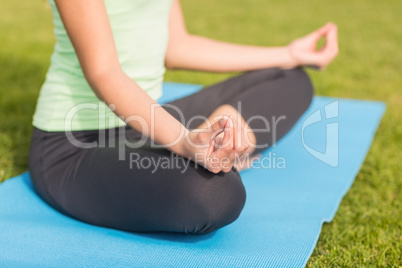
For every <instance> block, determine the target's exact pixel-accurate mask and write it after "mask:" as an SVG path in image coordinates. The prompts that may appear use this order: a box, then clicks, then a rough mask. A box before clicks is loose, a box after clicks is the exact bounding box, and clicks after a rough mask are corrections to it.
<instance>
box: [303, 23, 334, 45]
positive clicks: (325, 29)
mask: <svg viewBox="0 0 402 268" xmlns="http://www.w3.org/2000/svg"><path fill="white" fill-rule="evenodd" d="M333 26H334V24H333V23H330V22H328V23H327V24H325V25H324V26H322V27H321V28H318V29H317V30H315V31H314V32H312V33H310V34H308V35H307V37H309V38H311V39H313V40H314V42H318V40H320V39H321V38H322V37H324V36H325V35H326V34H327V33H328V31H329V30H331V28H332V27H333Z"/></svg>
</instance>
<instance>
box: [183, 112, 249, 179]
mask: <svg viewBox="0 0 402 268" xmlns="http://www.w3.org/2000/svg"><path fill="white" fill-rule="evenodd" d="M185 147H186V150H185V151H186V152H187V155H188V157H189V158H190V159H191V160H193V161H194V162H197V163H199V164H201V165H202V166H204V167H205V168H206V169H208V170H209V171H211V172H213V173H219V172H220V171H223V172H229V171H230V170H231V169H232V167H233V164H234V162H235V161H236V160H237V159H238V158H239V157H240V156H242V155H243V154H244V153H245V152H246V151H247V149H248V147H249V146H248V144H247V142H246V135H245V131H244V129H243V127H242V126H241V124H238V122H236V120H234V119H233V117H232V116H230V117H228V116H224V117H222V118H221V119H220V120H218V121H216V122H214V123H213V124H211V125H210V126H209V127H208V128H206V129H195V130H193V131H191V132H189V134H188V135H187V137H186V145H185Z"/></svg>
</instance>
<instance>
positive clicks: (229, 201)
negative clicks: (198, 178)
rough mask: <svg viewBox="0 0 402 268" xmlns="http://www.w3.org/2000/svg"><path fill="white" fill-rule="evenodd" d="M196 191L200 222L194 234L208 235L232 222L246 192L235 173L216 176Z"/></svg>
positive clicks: (244, 199) (242, 205) (243, 201)
mask: <svg viewBox="0 0 402 268" xmlns="http://www.w3.org/2000/svg"><path fill="white" fill-rule="evenodd" d="M198 191H199V193H198V197H201V198H198V205H197V207H198V214H199V220H200V222H198V224H197V228H195V229H194V233H199V234H202V233H208V232H211V231H214V230H216V229H219V228H221V227H223V226H226V225H228V224H230V223H232V222H234V221H235V220H236V219H237V218H238V217H239V216H240V213H241V211H242V210H243V208H244V205H245V202H246V190H245V188H244V185H243V183H242V181H241V178H240V175H239V174H238V172H237V171H230V172H228V173H219V174H217V175H216V177H214V178H212V179H210V180H208V181H207V182H206V185H204V187H202V189H198Z"/></svg>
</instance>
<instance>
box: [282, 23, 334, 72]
mask: <svg viewBox="0 0 402 268" xmlns="http://www.w3.org/2000/svg"><path fill="white" fill-rule="evenodd" d="M321 38H325V45H324V46H323V47H322V48H321V49H319V50H317V43H318V41H319V40H320V39H321ZM287 49H288V52H289V54H290V56H291V57H292V58H293V60H294V61H295V65H296V66H298V65H304V66H310V67H313V66H314V67H318V68H319V69H323V68H325V67H326V66H327V65H328V64H329V63H330V62H331V61H332V60H333V59H334V58H335V57H336V55H337V54H338V30H337V27H336V25H335V24H333V23H327V24H326V25H324V26H323V27H321V28H320V29H318V30H316V31H314V32H312V33H310V34H308V35H306V36H304V37H301V38H299V39H296V40H295V41H293V42H292V43H290V44H289V45H288V46H287Z"/></svg>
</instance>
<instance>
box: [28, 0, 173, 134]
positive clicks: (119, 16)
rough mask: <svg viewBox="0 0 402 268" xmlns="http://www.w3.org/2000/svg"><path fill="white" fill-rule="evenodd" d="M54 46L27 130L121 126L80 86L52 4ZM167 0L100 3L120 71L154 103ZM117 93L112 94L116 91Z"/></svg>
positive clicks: (75, 63)
mask: <svg viewBox="0 0 402 268" xmlns="http://www.w3.org/2000/svg"><path fill="white" fill-rule="evenodd" d="M49 2H50V5H51V8H52V12H53V22H54V26H55V28H54V34H55V36H56V44H55V47H54V52H53V54H52V56H51V63H50V67H49V70H48V72H47V75H46V79H45V82H44V84H43V85H42V88H41V91H40V95H39V99H38V102H37V105H36V111H35V114H34V117H33V125H34V126H35V127H37V128H39V129H41V130H44V131H65V130H93V129H104V128H113V127H118V126H123V125H125V122H124V121H123V120H121V119H120V118H119V117H117V116H116V115H115V114H114V113H113V111H112V109H113V108H112V107H108V106H107V105H106V104H105V103H103V102H101V101H100V100H99V99H98V98H97V97H96V95H95V93H94V92H93V90H92V89H91V88H90V86H89V84H88V82H87V81H86V79H85V77H84V75H83V72H82V69H81V67H80V64H79V62H78V58H77V55H76V54H75V51H74V48H73V46H72V44H71V42H70V39H69V37H68V35H67V33H66V30H65V28H64V26H63V23H62V21H61V18H60V16H59V13H58V11H57V8H56V6H55V4H54V1H53V0H50V1H49ZM171 2H172V0H105V5H106V9H107V13H108V15H109V20H110V23H111V27H112V30H113V37H114V41H115V44H116V48H117V52H118V56H119V62H120V64H121V66H122V69H123V71H124V72H125V73H126V74H127V75H128V76H129V77H130V78H132V79H133V80H135V81H136V82H137V83H138V84H139V85H140V86H141V87H142V88H143V89H144V90H145V91H146V92H147V93H148V94H149V95H150V96H151V97H152V98H153V99H154V100H157V99H158V98H159V97H160V96H161V95H162V82H163V75H164V73H165V67H164V58H165V52H166V47H167V41H168V18H169V11H170V6H171ZM116 90H117V89H116Z"/></svg>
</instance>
